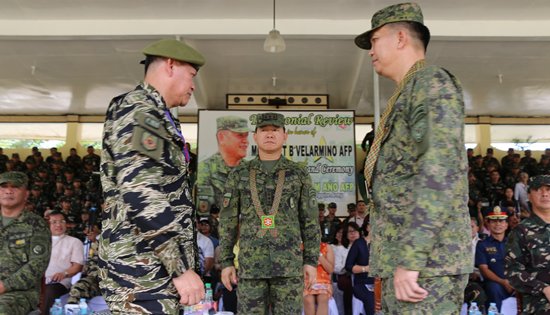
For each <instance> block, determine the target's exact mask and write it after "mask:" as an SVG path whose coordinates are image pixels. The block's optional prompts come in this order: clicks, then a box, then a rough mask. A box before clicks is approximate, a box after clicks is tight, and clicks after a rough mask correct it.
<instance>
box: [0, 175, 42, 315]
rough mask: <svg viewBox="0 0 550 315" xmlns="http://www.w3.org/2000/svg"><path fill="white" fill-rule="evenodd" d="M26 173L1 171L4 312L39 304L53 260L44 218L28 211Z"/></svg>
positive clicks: (15, 313)
mask: <svg viewBox="0 0 550 315" xmlns="http://www.w3.org/2000/svg"><path fill="white" fill-rule="evenodd" d="M27 185H28V178H27V175H26V174H25V173H21V172H7V173H3V174H0V207H1V208H2V216H1V217H0V315H26V314H27V313H28V312H30V311H32V310H33V309H35V308H36V307H37V306H38V297H39V293H40V280H41V278H42V275H44V271H45V270H46V267H47V266H48V263H49V261H50V251H51V242H52V240H51V236H50V230H49V229H48V227H47V226H46V223H45V222H44V219H42V218H41V217H40V216H38V215H36V214H34V213H32V212H29V211H25V210H24V209H25V202H26V200H27V197H28V195H29V192H28V190H27Z"/></svg>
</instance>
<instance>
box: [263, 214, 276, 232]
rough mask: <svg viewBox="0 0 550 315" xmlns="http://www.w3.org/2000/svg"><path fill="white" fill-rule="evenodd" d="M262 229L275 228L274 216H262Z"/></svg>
mask: <svg viewBox="0 0 550 315" xmlns="http://www.w3.org/2000/svg"><path fill="white" fill-rule="evenodd" d="M261 219H262V229H274V228H275V216H274V215H262V217H261Z"/></svg>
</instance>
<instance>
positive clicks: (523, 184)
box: [514, 172, 529, 212]
mask: <svg viewBox="0 0 550 315" xmlns="http://www.w3.org/2000/svg"><path fill="white" fill-rule="evenodd" d="M528 182H529V175H528V174H527V173H525V172H521V173H520V174H519V181H518V182H517V183H516V185H515V186H514V199H515V200H517V202H518V210H519V209H521V208H524V209H529V202H528V201H529V200H528V199H527V183H528ZM518 212H519V211H518Z"/></svg>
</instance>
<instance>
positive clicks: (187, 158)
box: [164, 109, 191, 163]
mask: <svg viewBox="0 0 550 315" xmlns="http://www.w3.org/2000/svg"><path fill="white" fill-rule="evenodd" d="M164 114H166V118H168V120H169V121H170V123H171V124H172V127H174V129H176V133H177V134H178V136H179V137H180V138H181V141H183V155H185V162H187V163H189V161H190V160H191V158H190V157H189V150H187V146H185V138H184V137H183V134H182V133H181V131H180V130H179V128H178V127H176V123H174V119H173V118H172V113H170V111H169V110H168V109H165V110H164Z"/></svg>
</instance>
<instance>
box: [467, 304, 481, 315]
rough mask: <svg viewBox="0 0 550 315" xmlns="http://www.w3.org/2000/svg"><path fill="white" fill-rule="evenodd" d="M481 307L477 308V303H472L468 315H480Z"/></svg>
mask: <svg viewBox="0 0 550 315" xmlns="http://www.w3.org/2000/svg"><path fill="white" fill-rule="evenodd" d="M478 314H479V307H477V302H472V303H471V304H470V308H469V309H468V315H478Z"/></svg>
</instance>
